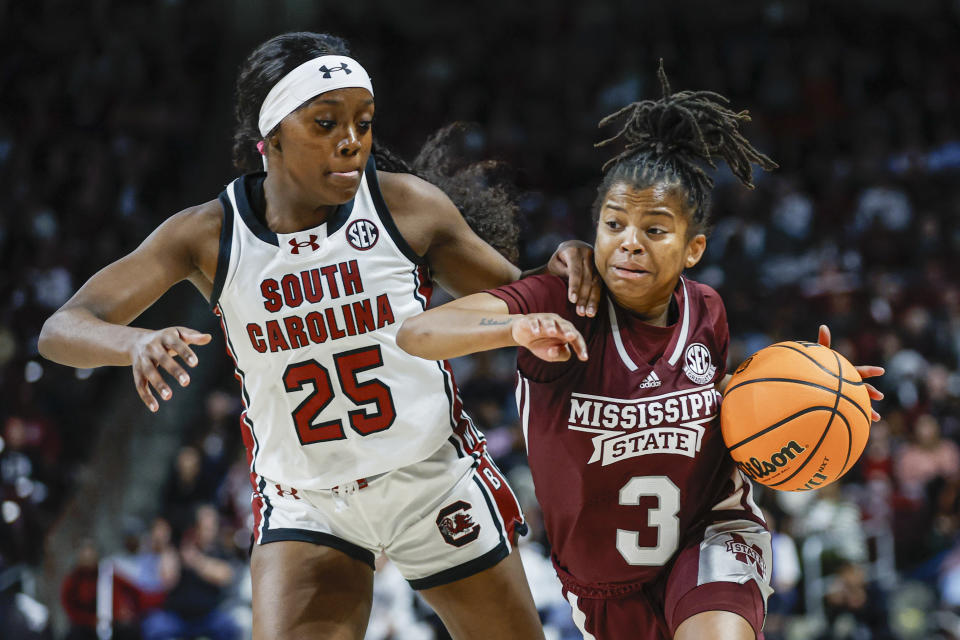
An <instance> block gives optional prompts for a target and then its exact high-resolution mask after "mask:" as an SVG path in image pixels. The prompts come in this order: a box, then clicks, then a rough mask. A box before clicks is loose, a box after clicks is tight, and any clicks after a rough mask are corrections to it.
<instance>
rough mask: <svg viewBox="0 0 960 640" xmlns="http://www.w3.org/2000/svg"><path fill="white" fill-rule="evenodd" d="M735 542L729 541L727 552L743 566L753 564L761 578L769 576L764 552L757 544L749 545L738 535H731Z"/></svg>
mask: <svg viewBox="0 0 960 640" xmlns="http://www.w3.org/2000/svg"><path fill="white" fill-rule="evenodd" d="M730 537H731V538H733V540H728V541H727V551H729V552H730V553H732V554H733V557H734V558H736V559H737V560H739V561H740V562H742V563H743V564H752V565H753V566H755V567H756V568H757V571H758V572H760V577H761V578H762V577H764V576H766V574H767V567H766V564H764V562H763V550H762V549H761V548H760V547H758V546H757V545H755V544H747V541H746V540H744V539H743V536H741V535H740V534H738V533H731V534H730Z"/></svg>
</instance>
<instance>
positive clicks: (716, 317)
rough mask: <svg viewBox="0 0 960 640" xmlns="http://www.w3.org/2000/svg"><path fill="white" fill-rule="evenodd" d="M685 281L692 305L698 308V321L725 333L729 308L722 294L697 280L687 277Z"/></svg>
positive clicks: (713, 329)
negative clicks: (724, 304)
mask: <svg viewBox="0 0 960 640" xmlns="http://www.w3.org/2000/svg"><path fill="white" fill-rule="evenodd" d="M685 283H686V287H687V295H688V296H689V298H690V304H691V307H692V308H696V309H697V312H696V317H699V321H698V322H699V323H701V324H703V325H704V326H709V327H712V329H711V330H712V331H717V332H720V333H721V334H725V333H726V332H727V331H728V329H727V310H726V308H725V307H724V306H723V298H721V297H720V294H719V293H717V291H716V289H714V288H713V287H711V286H709V285H706V284H703V283H702V282H697V281H696V280H690V279H686V280H685Z"/></svg>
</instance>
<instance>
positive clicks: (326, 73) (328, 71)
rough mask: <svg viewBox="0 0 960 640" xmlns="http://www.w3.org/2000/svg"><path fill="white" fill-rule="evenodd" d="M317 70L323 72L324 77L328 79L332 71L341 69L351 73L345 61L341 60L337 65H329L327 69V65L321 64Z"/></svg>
mask: <svg viewBox="0 0 960 640" xmlns="http://www.w3.org/2000/svg"><path fill="white" fill-rule="evenodd" d="M318 70H319V71H322V72H323V77H324V79H328V78H329V77H330V74H331V73H333V72H334V71H343V72H344V73H346V74H351V73H353V71H350V69H348V68H347V63H346V62H341V63H340V66H339V67H331V68H329V69H328V68H327V65H321V67H320V69H318Z"/></svg>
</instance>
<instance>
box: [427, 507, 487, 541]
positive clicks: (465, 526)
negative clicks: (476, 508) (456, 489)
mask: <svg viewBox="0 0 960 640" xmlns="http://www.w3.org/2000/svg"><path fill="white" fill-rule="evenodd" d="M471 508H472V505H471V504H470V503H469V502H466V501H464V500H457V501H456V502H454V503H453V504H451V505H449V506H446V507H444V508H443V509H441V510H440V513H439V514H438V515H437V528H438V529H440V535H442V536H443V539H444V541H446V543H447V544H450V545H453V546H454V547H462V546H463V545H465V544H468V543H470V542H473V541H474V540H476V539H477V538H478V537H480V525H479V524H477V523H476V522H474V521H473V517H472V516H471V515H470V513H469V511H470V509H471Z"/></svg>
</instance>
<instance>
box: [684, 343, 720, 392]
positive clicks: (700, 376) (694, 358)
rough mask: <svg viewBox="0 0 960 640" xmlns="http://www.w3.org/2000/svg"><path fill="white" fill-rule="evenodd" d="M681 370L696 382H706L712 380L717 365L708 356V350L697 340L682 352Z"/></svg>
mask: <svg viewBox="0 0 960 640" xmlns="http://www.w3.org/2000/svg"><path fill="white" fill-rule="evenodd" d="M683 372H684V373H685V374H687V377H688V378H690V380H692V381H693V382H695V383H696V384H707V383H708V382H710V381H711V380H713V375H714V374H715V373H716V372H717V367H716V366H715V365H714V364H713V361H712V359H711V357H710V350H709V349H707V348H706V347H705V346H704V345H702V344H700V343H699V342H694V343H693V344H691V345H690V346H689V347H687V350H686V352H684V354H683Z"/></svg>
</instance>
